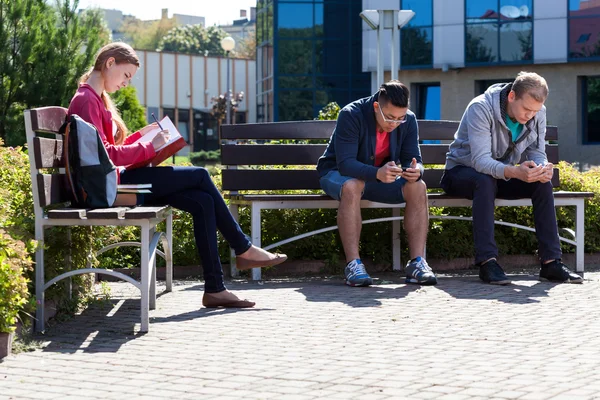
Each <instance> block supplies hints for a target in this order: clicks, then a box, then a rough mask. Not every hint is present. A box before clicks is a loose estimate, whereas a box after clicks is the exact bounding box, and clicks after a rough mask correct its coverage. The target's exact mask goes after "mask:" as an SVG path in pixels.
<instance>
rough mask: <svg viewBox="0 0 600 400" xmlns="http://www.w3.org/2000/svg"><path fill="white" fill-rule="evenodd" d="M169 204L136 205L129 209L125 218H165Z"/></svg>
mask: <svg viewBox="0 0 600 400" xmlns="http://www.w3.org/2000/svg"><path fill="white" fill-rule="evenodd" d="M168 210H169V206H150V207H135V208H131V209H129V210H127V212H126V213H125V219H147V218H164V217H165V213H166V212H167V211H168Z"/></svg>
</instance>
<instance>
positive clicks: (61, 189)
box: [37, 174, 71, 207]
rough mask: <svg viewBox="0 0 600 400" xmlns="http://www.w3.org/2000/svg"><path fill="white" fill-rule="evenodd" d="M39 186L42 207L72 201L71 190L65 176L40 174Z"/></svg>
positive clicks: (38, 177)
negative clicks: (69, 194)
mask: <svg viewBox="0 0 600 400" xmlns="http://www.w3.org/2000/svg"><path fill="white" fill-rule="evenodd" d="M37 184H38V188H39V190H38V193H39V200H40V206H41V207H47V206H49V205H51V204H58V203H65V202H67V201H70V200H71V199H70V198H69V196H68V193H69V190H70V189H69V185H68V182H67V177H66V175H65V174H52V175H48V174H38V175H37Z"/></svg>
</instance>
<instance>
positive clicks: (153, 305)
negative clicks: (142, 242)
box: [143, 228, 158, 310]
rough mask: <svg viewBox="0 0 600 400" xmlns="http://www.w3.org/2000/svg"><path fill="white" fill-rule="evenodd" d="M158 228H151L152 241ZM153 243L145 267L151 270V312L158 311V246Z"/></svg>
mask: <svg viewBox="0 0 600 400" xmlns="http://www.w3.org/2000/svg"><path fill="white" fill-rule="evenodd" d="M155 232H156V228H151V229H150V233H149V236H150V237H151V238H152V239H156V238H155V236H154V235H155ZM152 242H153V243H150V247H149V248H148V249H147V251H148V256H149V261H148V265H147V266H143V267H145V268H149V269H150V291H149V300H148V301H149V308H150V310H154V309H156V246H153V244H154V240H152ZM156 245H158V241H156Z"/></svg>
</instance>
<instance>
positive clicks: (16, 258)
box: [0, 229, 32, 332]
mask: <svg viewBox="0 0 600 400" xmlns="http://www.w3.org/2000/svg"><path fill="white" fill-rule="evenodd" d="M31 264H32V262H31V258H30V257H29V253H28V251H27V247H26V244H25V243H23V242H22V241H21V240H18V239H15V238H12V237H11V236H10V235H8V234H7V233H6V232H5V231H4V230H3V229H0V332H12V331H14V329H15V326H16V324H17V319H18V317H19V313H21V312H25V311H31V307H29V308H28V307H27V305H28V304H29V302H28V300H29V292H28V287H27V284H28V282H29V280H28V279H27V278H26V276H25V274H26V272H27V271H29V270H31Z"/></svg>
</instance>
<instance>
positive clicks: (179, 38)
mask: <svg viewBox="0 0 600 400" xmlns="http://www.w3.org/2000/svg"><path fill="white" fill-rule="evenodd" d="M226 36H227V33H226V32H225V31H224V30H222V29H220V28H217V27H215V26H211V27H208V28H204V27H203V26H202V25H183V26H177V27H175V28H173V29H171V30H170V31H169V32H168V33H167V34H166V35H165V36H164V37H163V38H162V39H161V41H160V43H159V44H158V50H159V51H173V52H178V53H186V54H202V55H209V56H224V55H225V51H224V50H223V49H222V48H221V39H223V38H224V37H226Z"/></svg>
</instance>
